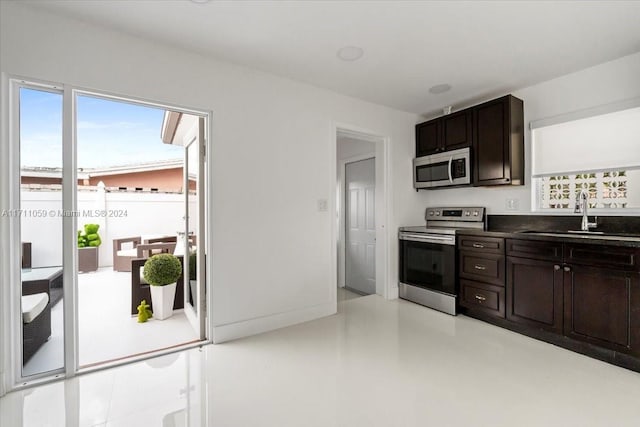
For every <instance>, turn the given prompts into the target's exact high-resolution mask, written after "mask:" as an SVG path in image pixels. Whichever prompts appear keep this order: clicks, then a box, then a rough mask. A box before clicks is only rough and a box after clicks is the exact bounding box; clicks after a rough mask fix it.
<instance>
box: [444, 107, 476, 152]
mask: <svg viewBox="0 0 640 427" xmlns="http://www.w3.org/2000/svg"><path fill="white" fill-rule="evenodd" d="M472 116H473V115H472V113H471V110H470V109H467V110H463V111H460V112H458V113H454V114H450V115H448V116H444V117H443V118H442V145H443V148H444V150H456V149H458V148H464V147H469V146H471V143H472V139H471V131H472V126H471V121H472Z"/></svg>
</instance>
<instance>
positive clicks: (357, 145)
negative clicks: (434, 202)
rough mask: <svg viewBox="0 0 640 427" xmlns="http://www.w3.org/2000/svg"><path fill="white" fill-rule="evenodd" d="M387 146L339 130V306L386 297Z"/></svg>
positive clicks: (378, 139)
mask: <svg viewBox="0 0 640 427" xmlns="http://www.w3.org/2000/svg"><path fill="white" fill-rule="evenodd" d="M384 153H385V140H384V139H383V138H382V137H378V136H373V135H371V134H368V133H363V132H358V131H351V130H346V129H338V131H337V137H336V159H337V163H336V166H337V178H336V207H337V218H338V220H337V224H338V225H337V228H338V233H337V301H338V302H339V303H340V302H342V301H346V300H350V299H354V298H358V297H361V296H365V295H372V294H377V295H381V296H386V280H385V278H386V276H385V274H386V265H387V259H386V252H387V248H386V238H385V233H386V229H385V225H384V223H385V220H386V208H385V206H386V201H385V199H386V192H385V173H384V171H385V161H384V160H385V159H384Z"/></svg>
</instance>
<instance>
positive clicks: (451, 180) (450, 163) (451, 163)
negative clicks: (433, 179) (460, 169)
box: [449, 156, 453, 184]
mask: <svg viewBox="0 0 640 427" xmlns="http://www.w3.org/2000/svg"><path fill="white" fill-rule="evenodd" d="M452 165H453V156H451V157H449V182H450V183H452V184H453V175H452V174H451V166H452Z"/></svg>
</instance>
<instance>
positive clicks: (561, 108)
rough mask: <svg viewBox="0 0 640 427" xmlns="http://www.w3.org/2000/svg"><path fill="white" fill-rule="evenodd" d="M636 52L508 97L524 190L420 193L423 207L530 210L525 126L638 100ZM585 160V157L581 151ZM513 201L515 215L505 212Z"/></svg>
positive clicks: (528, 138)
mask: <svg viewBox="0 0 640 427" xmlns="http://www.w3.org/2000/svg"><path fill="white" fill-rule="evenodd" d="M639 76H640V53H636V54H634V55H630V56H626V57H624V58H620V59H617V60H615V61H611V62H607V63H604V64H600V65H597V66H595V67H591V68H587V69H585V70H582V71H578V72H576V73H573V74H568V75H566V76H563V77H559V78H557V79H553V80H549V81H546V82H543V83H540V84H537V85H535V86H530V87H528V88H525V89H521V90H518V91H515V92H513V95H514V96H516V97H518V98H520V99H522V100H523V101H524V121H525V128H526V132H525V182H526V185H525V186H518V187H507V188H502V187H497V188H460V189H446V190H435V191H424V192H420V198H421V200H422V201H423V202H424V204H425V205H433V206H436V205H438V206H442V205H453V206H455V205H479V206H486V207H487V212H488V213H489V214H498V213H507V214H514V213H530V211H531V179H530V178H529V177H530V174H531V163H530V159H531V131H530V130H529V123H530V122H531V121H535V120H539V119H543V118H547V117H553V116H557V115H560V114H564V113H570V112H573V111H577V110H582V109H586V108H591V107H596V106H600V105H604V104H609V103H613V102H617V101H622V100H626V99H630V98H635V97H639V96H640V78H639ZM585 155H586V156H588V155H589V152H588V150H586V152H585ZM507 199H515V200H517V203H518V204H519V209H518V210H517V211H509V210H507V209H506V200H507Z"/></svg>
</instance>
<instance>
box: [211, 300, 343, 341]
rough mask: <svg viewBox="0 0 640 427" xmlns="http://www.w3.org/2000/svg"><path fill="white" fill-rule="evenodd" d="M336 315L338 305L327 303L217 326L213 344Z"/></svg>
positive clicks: (214, 330)
mask: <svg viewBox="0 0 640 427" xmlns="http://www.w3.org/2000/svg"><path fill="white" fill-rule="evenodd" d="M332 314H336V304H335V303H326V304H320V305H316V306H313V307H307V308H303V309H301V310H294V311H288V312H285V313H278V314H273V315H270V316H265V317H259V318H257V319H250V320H243V321H241V322H237V323H230V324H227V325H221V326H215V327H214V328H213V343H214V344H220V343H223V342H225V341H231V340H235V339H238V338H244V337H248V336H251V335H256V334H261V333H263V332H268V331H273V330H275V329H280V328H284V327H286V326H291V325H296V324H298V323H302V322H308V321H310V320H315V319H319V318H321V317H326V316H331V315H332Z"/></svg>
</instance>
